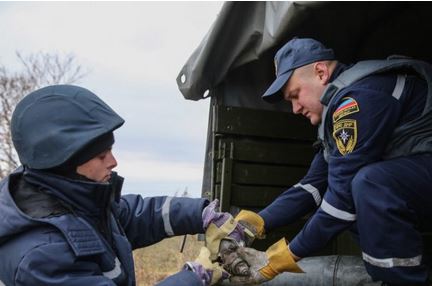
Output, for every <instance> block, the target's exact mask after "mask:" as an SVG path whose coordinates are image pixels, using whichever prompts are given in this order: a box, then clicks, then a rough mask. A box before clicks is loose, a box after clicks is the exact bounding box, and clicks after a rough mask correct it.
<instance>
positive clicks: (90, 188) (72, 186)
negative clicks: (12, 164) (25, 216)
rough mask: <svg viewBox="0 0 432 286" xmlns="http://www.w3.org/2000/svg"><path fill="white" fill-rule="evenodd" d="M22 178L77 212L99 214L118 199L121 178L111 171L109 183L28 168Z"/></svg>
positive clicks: (88, 214) (92, 215) (90, 214)
mask: <svg viewBox="0 0 432 286" xmlns="http://www.w3.org/2000/svg"><path fill="white" fill-rule="evenodd" d="M23 175H24V176H23V178H24V179H25V180H26V181H27V182H28V183H30V184H33V185H35V186H37V187H38V188H40V189H41V190H43V191H44V192H46V193H47V194H50V195H52V196H55V197H57V198H59V199H60V200H62V201H63V202H65V203H66V204H67V205H69V206H70V207H72V209H73V210H74V211H75V212H77V213H78V214H82V215H85V216H91V217H94V216H100V215H102V214H104V212H106V210H107V209H108V208H109V207H110V205H111V203H112V202H113V201H114V200H117V201H118V200H119V198H120V192H121V186H122V182H123V178H122V177H120V176H118V175H117V173H115V172H113V174H112V177H111V180H110V182H109V183H97V182H92V181H81V180H72V179H69V178H66V177H62V176H58V175H55V174H52V173H48V172H44V171H40V170H34V169H28V168H26V169H25V170H24V174H23Z"/></svg>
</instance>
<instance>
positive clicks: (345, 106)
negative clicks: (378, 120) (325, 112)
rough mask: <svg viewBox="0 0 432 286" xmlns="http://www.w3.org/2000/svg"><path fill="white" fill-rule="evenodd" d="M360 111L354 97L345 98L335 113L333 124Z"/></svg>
mask: <svg viewBox="0 0 432 286" xmlns="http://www.w3.org/2000/svg"><path fill="white" fill-rule="evenodd" d="M359 111H360V108H359V106H358V104H357V101H355V99H353V98H352V97H344V98H343V99H342V103H341V104H340V105H339V106H338V107H337V108H336V111H335V112H334V113H333V122H336V121H338V120H339V119H341V118H342V117H345V116H347V115H349V114H353V113H356V112H359Z"/></svg>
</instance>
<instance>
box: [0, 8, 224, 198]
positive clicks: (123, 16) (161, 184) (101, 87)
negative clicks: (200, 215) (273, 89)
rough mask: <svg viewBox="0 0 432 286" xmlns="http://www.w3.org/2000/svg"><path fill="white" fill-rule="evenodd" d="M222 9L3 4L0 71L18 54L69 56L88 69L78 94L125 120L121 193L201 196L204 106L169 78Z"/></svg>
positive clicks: (120, 139) (119, 138) (120, 138)
mask: <svg viewBox="0 0 432 286" xmlns="http://www.w3.org/2000/svg"><path fill="white" fill-rule="evenodd" d="M222 5H223V3H222V2H126V3H124V2H0V35H1V42H2V43H1V45H0V63H2V64H3V65H5V66H7V67H10V68H15V67H16V65H17V59H16V56H15V52H16V51H19V52H21V53H22V54H23V55H28V54H31V53H34V52H39V51H43V52H55V53H59V54H69V53H72V54H74V55H75V57H76V59H77V61H78V62H79V63H80V64H81V65H82V66H83V67H84V68H86V69H89V70H90V73H89V74H88V75H87V76H86V77H85V78H84V79H83V80H81V81H80V82H79V83H78V85H81V86H83V87H86V88H88V89H90V90H91V91H93V92H94V93H96V94H97V95H99V96H100V97H101V98H102V99H103V100H104V101H106V102H107V103H108V104H109V105H110V106H111V107H112V108H113V109H114V110H116V111H117V112H118V113H119V114H120V115H121V116H122V117H123V118H124V119H125V120H126V123H125V125H124V126H123V127H121V128H120V129H119V130H118V131H116V133H115V135H116V144H115V145H114V155H115V156H116V157H117V161H118V162H119V166H118V167H117V169H116V170H117V171H118V172H119V174H120V175H122V176H124V177H125V178H126V181H125V185H124V188H123V193H140V194H142V195H144V196H154V195H174V194H175V192H178V193H179V194H181V193H182V192H183V191H184V190H185V188H188V192H189V193H190V195H191V196H193V197H199V196H200V194H201V183H202V173H203V164H204V155H205V154H204V152H205V141H206V135H207V134H206V129H207V117H208V109H209V100H201V101H198V102H194V101H188V100H185V99H184V98H183V96H182V95H181V93H180V92H179V90H178V88H177V85H176V81H175V79H176V77H177V75H178V73H179V71H180V69H181V67H182V66H183V64H184V63H185V62H186V61H187V59H188V57H189V56H190V55H191V54H192V52H193V51H194V49H195V48H196V47H197V46H198V45H199V43H200V41H201V40H202V39H203V37H204V36H205V34H206V33H207V31H208V30H209V28H210V26H211V24H212V23H213V22H214V20H215V19H216V17H217V14H218V13H219V11H220V9H221V7H222ZM53 112H54V111H53Z"/></svg>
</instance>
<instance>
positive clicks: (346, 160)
mask: <svg viewBox="0 0 432 286" xmlns="http://www.w3.org/2000/svg"><path fill="white" fill-rule="evenodd" d="M344 69H346V67H344V66H343V65H339V66H338V68H337V69H336V71H335V73H334V74H333V77H332V80H333V79H334V78H335V77H337V75H338V74H340V73H341V72H342V71H343V70H344ZM396 77H397V74H395V73H387V74H378V75H372V76H368V77H366V78H364V79H362V80H359V81H358V82H355V83H354V84H352V85H351V86H348V87H347V88H345V89H343V90H341V91H340V92H339V93H338V94H336V95H335V96H336V98H335V100H334V101H333V102H334V104H333V105H332V106H329V112H328V113H327V115H328V116H331V118H328V120H326V122H327V124H326V126H325V128H326V129H327V130H329V132H330V134H332V135H333V136H332V137H333V138H331V140H329V142H327V144H328V146H329V151H330V156H329V158H328V163H327V162H326V161H325V160H324V157H323V153H322V152H318V153H317V154H316V155H315V158H314V160H313V162H312V164H311V166H310V168H309V171H308V173H307V175H306V176H305V177H304V178H303V179H302V180H301V181H300V182H299V183H298V184H296V185H294V186H293V187H292V188H290V189H288V190H287V191H285V192H284V193H283V194H282V195H281V196H279V197H278V198H277V199H276V200H275V201H274V202H273V203H272V204H271V205H269V206H268V207H267V208H265V209H264V210H262V211H261V212H260V215H261V216H262V217H263V219H264V221H265V228H266V230H268V231H270V230H271V229H273V228H276V227H279V226H283V225H286V224H289V223H291V222H294V221H295V220H297V219H299V218H300V217H301V216H302V215H305V214H307V213H309V212H311V211H315V213H314V215H313V216H312V217H311V219H310V220H309V221H308V222H307V224H306V225H305V226H304V228H303V229H302V231H301V232H300V233H299V234H298V235H297V236H296V237H295V238H294V239H293V240H292V241H291V243H290V248H291V250H292V251H293V253H294V254H296V255H297V256H300V257H306V256H310V255H312V254H313V253H314V252H316V251H318V250H319V249H321V248H323V247H324V246H325V245H326V244H327V243H328V242H329V240H331V239H332V238H333V237H334V236H335V235H336V234H338V233H339V232H341V231H343V230H345V229H347V228H349V227H352V229H353V230H355V221H356V214H355V213H356V212H355V205H354V203H353V198H352V195H351V181H352V179H353V177H354V176H355V175H356V173H357V172H358V171H359V170H360V169H361V168H362V167H363V166H365V165H368V164H370V163H373V162H376V161H380V160H382V159H383V158H382V156H383V154H384V150H385V147H386V145H387V143H388V140H389V139H390V138H391V134H392V132H393V130H394V129H395V128H396V127H397V126H400V125H402V124H404V123H405V122H408V121H410V120H412V119H414V118H416V117H417V116H419V115H420V114H421V112H422V110H423V108H424V105H425V100H426V93H427V85H426V82H424V81H423V80H420V79H419V78H417V77H415V76H410V75H409V76H407V79H406V83H405V86H404V90H403V92H402V95H401V97H400V99H399V100H397V99H395V98H393V97H392V96H391V95H392V92H393V89H394V87H395V83H396Z"/></svg>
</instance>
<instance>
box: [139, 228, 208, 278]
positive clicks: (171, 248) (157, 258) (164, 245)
mask: <svg viewBox="0 0 432 286" xmlns="http://www.w3.org/2000/svg"><path fill="white" fill-rule="evenodd" d="M183 238H184V236H178V237H172V238H168V239H165V240H163V241H161V242H159V243H157V244H154V245H152V246H148V247H145V248H142V249H138V250H135V251H134V258H135V274H136V279H137V285H138V286H150V285H155V284H156V283H157V282H158V281H160V280H162V279H164V278H165V277H167V276H168V275H170V274H173V273H176V272H177V271H179V270H180V269H181V268H182V267H183V265H184V263H185V262H186V261H193V260H194V259H195V258H196V256H197V255H198V253H199V250H200V248H201V246H203V245H204V242H202V241H198V240H197V236H196V235H188V236H187V239H186V244H185V247H184V250H183V253H180V248H181V244H182V242H183Z"/></svg>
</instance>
